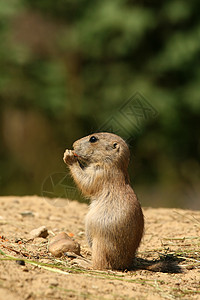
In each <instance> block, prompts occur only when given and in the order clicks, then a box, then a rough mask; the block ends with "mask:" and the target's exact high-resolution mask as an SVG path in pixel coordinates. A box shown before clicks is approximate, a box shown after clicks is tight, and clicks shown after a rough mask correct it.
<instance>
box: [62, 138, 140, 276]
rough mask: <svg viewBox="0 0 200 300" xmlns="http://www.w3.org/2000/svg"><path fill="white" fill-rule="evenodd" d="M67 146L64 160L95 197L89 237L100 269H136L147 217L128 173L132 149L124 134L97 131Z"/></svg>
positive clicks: (94, 262)
mask: <svg viewBox="0 0 200 300" xmlns="http://www.w3.org/2000/svg"><path fill="white" fill-rule="evenodd" d="M73 148H74V150H66V151H65V153H64V158H63V159H64V162H65V163H66V164H67V165H68V167H69V169H70V171H71V174H72V176H73V178H74V181H75V182H76V184H77V185H78V187H79V188H80V189H81V191H82V193H83V194H84V195H85V196H87V197H89V198H90V199H91V204H90V208H89V212H88V214H87V216H86V236H87V240H88V243H89V245H90V247H91V248H92V265H93V268H94V269H100V270H103V269H112V270H125V269H129V268H131V266H132V265H133V259H134V256H135V252H136V250H137V248H138V246H139V244H140V241H141V238H142V235H143V229H144V218H143V213H142V209H141V207H140V204H139V202H138V200H137V197H136V195H135V193H134V191H133V189H132V188H131V186H130V182H129V176H128V171H127V169H128V164H129V156H130V152H129V148H128V146H127V144H126V142H125V141H124V140H123V139H122V138H121V137H119V136H117V135H115V134H111V133H107V132H101V133H94V134H92V135H89V136H86V137H84V138H81V139H80V140H78V141H76V142H75V143H74V144H73Z"/></svg>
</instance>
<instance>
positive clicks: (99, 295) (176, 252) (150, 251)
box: [0, 196, 200, 300]
mask: <svg viewBox="0 0 200 300" xmlns="http://www.w3.org/2000/svg"><path fill="white" fill-rule="evenodd" d="M87 210H88V207H87V205H86V204H81V203H78V202H76V201H68V200H62V201H61V200H56V199H53V200H50V199H45V198H40V197H37V196H31V197H30V196H26V197H16V196H12V197H0V300H3V299H6V300H12V299H15V300H18V299H138V300H139V299H140V300H141V299H148V300H150V299H152V300H157V299H200V247H199V246H200V211H189V210H187V211H186V210H181V209H162V208H158V209H152V208H143V211H144V215H145V235H144V237H143V240H142V243H141V246H140V248H139V251H138V254H137V257H138V258H137V260H136V262H135V266H136V268H135V269H134V270H132V271H125V272H113V271H104V272H101V271H95V270H92V269H88V268H87V264H86V261H85V259H83V258H81V257H76V256H73V255H72V254H71V255H70V254H68V255H66V256H64V257H61V258H54V257H53V256H52V255H51V254H50V253H49V252H48V243H49V239H50V238H51V237H53V236H54V235H55V234H58V233H59V232H63V231H64V232H66V233H69V234H70V236H73V239H74V240H76V241H78V242H79V243H80V245H81V254H82V256H83V257H84V258H86V259H87V260H90V259H91V250H90V249H89V247H88V245H87V242H86V239H85V233H84V218H85V215H86V213H87ZM40 226H46V228H47V229H48V233H49V235H48V236H47V237H46V238H34V239H31V238H30V235H29V233H30V231H31V230H33V229H36V228H38V227H40ZM154 260H156V261H164V262H165V263H167V264H171V265H172V266H175V265H176V268H175V267H174V270H173V269H172V270H166V271H168V272H169V271H172V272H171V273H164V272H153V271H149V270H145V269H144V267H145V265H147V264H150V263H151V262H152V261H154ZM161 271H162V270H161ZM173 272H175V273H173Z"/></svg>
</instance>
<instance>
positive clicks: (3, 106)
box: [0, 0, 200, 208]
mask: <svg viewBox="0 0 200 300" xmlns="http://www.w3.org/2000/svg"><path fill="white" fill-rule="evenodd" d="M0 40H1V45H0V122H1V123H0V128H1V131H0V138H1V148H0V170H1V173H0V190H1V194H32V193H37V194H40V193H41V186H42V182H43V180H44V178H45V177H46V176H48V175H49V174H50V173H53V172H59V171H60V172H63V171H64V170H65V166H64V164H63V162H62V155H63V152H64V149H65V148H66V147H68V148H70V147H71V144H72V143H73V141H74V140H76V139H77V138H80V137H82V136H84V135H87V134H90V133H92V132H95V131H97V130H100V129H102V130H104V129H106V126H107V127H109V126H111V125H112V126H111V127H112V129H113V130H114V131H115V132H116V133H118V132H119V133H120V135H121V136H122V137H124V138H125V139H127V140H128V142H129V143H130V146H131V149H132V150H133V151H132V152H133V153H132V155H133V156H134V158H133V160H132V161H131V165H130V174H131V178H132V180H133V182H134V185H135V187H136V191H138V194H139V196H140V198H141V201H142V203H143V204H145V205H152V206H166V205H167V206H182V207H190V208H197V207H199V201H198V198H199V194H200V190H199V189H198V187H199V178H200V166H199V156H200V155H199V154H200V136H199V124H200V122H199V120H200V88H199V87H200V68H199V64H200V58H199V57H200V56H199V54H200V43H199V40H200V21H199V3H198V1H197V0H196V1H195V0H193V1H190V2H189V1H186V0H167V1H164V2H162V1H158V0H151V1H150V0H135V1H132V0H101V1H99V0H97V1H89V0H80V1H77V0H75V1H72V0H59V1H53V0H43V1H40V0H9V1H6V0H2V1H1V3H0ZM133 95H139V102H140V103H141V101H143V102H142V103H143V104H144V103H146V104H145V105H147V107H151V109H150V116H149V117H148V118H147V117H146V116H145V114H141V112H142V111H141V109H140V110H137V107H136V106H137V105H136V106H135V112H134V111H132V122H129V117H130V113H129V115H128V114H127V117H126V116H125V115H124V111H123V107H124V105H125V104H126V103H128V104H129V101H128V102H127V99H131V97H132V96H133ZM136 98H137V96H136ZM136 98H135V104H137V103H139V102H137V101H138V100H137V99H136ZM141 99H144V100H141ZM132 108H134V106H132ZM153 111H155V112H156V116H154V113H153ZM138 112H139V117H137V116H136V115H137V113H138ZM128 116H129V117H128ZM111 119H112V120H114V122H115V124H110V123H109V122H111ZM108 129H109V128H108Z"/></svg>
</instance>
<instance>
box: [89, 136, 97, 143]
mask: <svg viewBox="0 0 200 300" xmlns="http://www.w3.org/2000/svg"><path fill="white" fill-rule="evenodd" d="M97 141H98V139H97V138H96V136H94V135H93V136H91V138H90V139H89V142H90V143H95V142H97Z"/></svg>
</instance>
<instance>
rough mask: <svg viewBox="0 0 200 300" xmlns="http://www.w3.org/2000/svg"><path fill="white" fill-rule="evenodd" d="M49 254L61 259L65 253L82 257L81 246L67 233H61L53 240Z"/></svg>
mask: <svg viewBox="0 0 200 300" xmlns="http://www.w3.org/2000/svg"><path fill="white" fill-rule="evenodd" d="M49 252H50V253H51V254H52V255H53V256H55V257H61V256H62V255H63V254H64V253H65V252H73V253H75V254H78V255H80V244H79V243H77V242H75V241H73V240H72V239H71V238H70V237H69V236H68V235H67V233H65V232H61V233H59V234H57V235H56V236H54V237H53V238H52V239H51V241H50V243H49Z"/></svg>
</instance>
